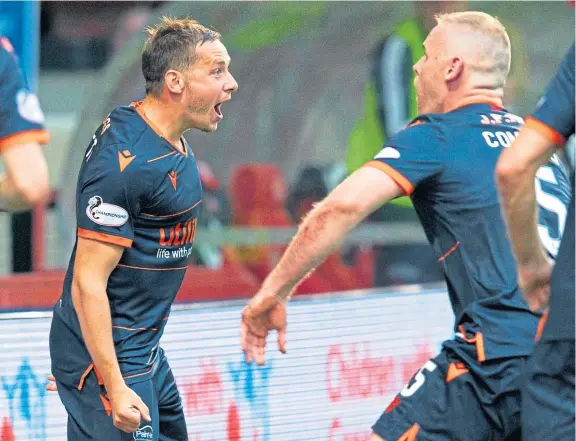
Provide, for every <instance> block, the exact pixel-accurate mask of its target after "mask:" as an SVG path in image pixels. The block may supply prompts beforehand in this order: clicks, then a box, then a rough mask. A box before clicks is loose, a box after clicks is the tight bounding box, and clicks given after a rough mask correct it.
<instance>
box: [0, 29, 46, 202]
mask: <svg viewBox="0 0 576 441" xmlns="http://www.w3.org/2000/svg"><path fill="white" fill-rule="evenodd" d="M0 91H1V95H2V100H1V101H0V153H2V159H3V162H4V166H5V169H6V174H5V175H2V174H0V211H25V210H29V209H30V208H33V207H34V206H36V205H38V204H41V203H43V202H45V201H46V199H47V197H48V167H47V165H46V159H45V157H44V152H43V151H42V147H41V146H40V144H46V143H47V142H48V139H49V136H48V132H47V131H46V129H45V128H44V114H43V113H42V109H40V103H39V102H38V98H37V97H36V95H35V94H34V93H32V92H31V91H30V90H29V89H28V87H27V86H26V82H25V80H24V78H23V77H22V75H21V73H20V69H19V67H18V61H17V58H16V54H15V53H14V49H13V47H12V45H11V44H10V41H8V39H7V38H6V37H2V36H0Z"/></svg>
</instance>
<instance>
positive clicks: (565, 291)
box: [496, 44, 576, 441]
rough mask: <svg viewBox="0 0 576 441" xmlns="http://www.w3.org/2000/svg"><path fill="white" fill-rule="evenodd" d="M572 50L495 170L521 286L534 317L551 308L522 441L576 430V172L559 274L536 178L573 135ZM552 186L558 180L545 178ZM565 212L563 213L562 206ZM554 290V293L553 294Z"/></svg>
mask: <svg viewBox="0 0 576 441" xmlns="http://www.w3.org/2000/svg"><path fill="white" fill-rule="evenodd" d="M574 117H575V115H574V44H572V47H571V48H570V50H569V51H568V53H567V54H566V56H565V58H564V60H563V61H562V64H561V65H560V69H559V70H558V73H557V74H556V76H555V77H554V79H553V80H552V81H551V82H550V84H549V85H548V89H547V91H546V94H545V95H544V97H543V98H542V100H541V101H540V103H539V105H538V108H537V109H536V111H535V112H534V113H533V114H532V116H531V117H529V118H528V119H527V122H526V125H525V126H524V127H523V128H522V130H521V131H520V134H519V135H518V137H517V138H516V140H515V142H514V143H513V144H512V146H511V147H510V148H509V149H508V150H507V151H506V152H504V153H503V154H502V156H501V158H500V160H499V162H498V166H497V169H496V176H497V179H498V186H499V191H500V195H501V199H502V208H503V211H504V214H505V220H506V222H507V224H508V231H509V234H510V241H511V242H512V247H513V249H514V253H515V255H516V260H517V262H518V280H519V283H520V286H521V287H522V288H523V291H524V297H525V298H526V301H527V302H528V305H530V307H531V308H532V310H533V311H539V310H541V309H543V308H546V307H547V306H548V301H549V300H550V312H549V315H548V318H547V320H546V315H544V317H543V320H542V326H543V331H542V336H541V338H540V340H539V342H538V343H537V344H536V347H535V349H534V354H533V355H532V357H531V359H530V362H529V365H528V368H527V370H528V375H527V384H526V386H525V389H524V391H523V392H524V395H523V397H522V406H523V408H522V431H523V432H522V438H523V439H524V440H525V441H569V440H574V438H575V433H574V430H575V427H574V356H575V354H574V342H575V338H574V332H575V329H574V320H575V315H574V309H575V307H576V306H575V305H574V246H575V245H574V193H573V192H574V175H573V173H574V171H572V179H571V182H572V198H571V202H570V208H569V210H568V212H567V213H566V211H563V216H562V222H564V221H566V230H565V233H564V236H563V238H562V243H561V245H560V251H559V252H558V259H557V264H556V267H555V268H554V271H553V272H552V262H551V261H550V259H549V258H548V255H547V253H546V250H545V249H543V248H542V246H541V244H540V242H539V241H538V240H537V238H538V230H539V228H540V227H539V226H538V222H537V219H536V216H535V215H534V213H535V212H536V194H537V193H538V192H539V191H540V188H537V187H535V186H534V176H537V174H541V171H540V170H541V169H539V167H540V166H541V165H542V164H544V163H546V162H547V161H548V160H549V158H550V156H552V154H553V153H554V152H555V151H556V149H558V148H559V147H562V146H563V145H564V144H565V142H566V139H567V138H569V137H570V136H572V135H573V134H574ZM542 178H543V179H546V180H547V181H548V182H552V181H553V180H554V179H555V177H554V176H553V175H549V174H548V175H543V176H542ZM558 208H560V209H562V207H558ZM550 291H551V293H550Z"/></svg>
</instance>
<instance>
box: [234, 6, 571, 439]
mask: <svg viewBox="0 0 576 441" xmlns="http://www.w3.org/2000/svg"><path fill="white" fill-rule="evenodd" d="M424 49H425V55H424V57H423V58H422V59H421V60H420V61H418V63H417V64H416V65H415V66H414V70H415V72H416V79H415V86H416V89H417V96H418V108H419V112H420V116H419V117H418V118H416V119H415V120H414V121H413V122H412V123H411V124H410V125H409V127H408V128H406V129H404V130H402V131H400V132H399V133H397V134H396V135H395V136H393V137H392V138H391V139H390V140H388V141H387V142H386V144H385V146H384V148H383V149H382V150H381V151H380V153H378V154H377V155H376V156H375V157H374V160H372V161H370V162H369V163H367V164H366V166H364V167H362V168H361V169H359V170H357V171H356V172H354V173H353V174H352V175H351V176H350V177H349V178H348V179H346V180H345V181H344V182H343V183H342V184H340V185H339V186H338V187H337V188H336V189H334V191H332V193H331V194H330V195H328V196H327V197H326V199H325V200H324V201H322V202H321V203H320V204H318V205H317V206H316V207H315V209H314V210H312V211H311V212H310V214H309V216H308V217H307V218H306V219H305V220H304V221H303V223H302V225H301V226H300V228H299V231H298V233H297V235H296V237H295V238H294V239H293V241H292V243H291V244H290V246H289V247H288V249H287V251H286V253H285V255H284V256H283V257H282V259H281V260H280V262H279V264H278V265H277V267H276V268H275V269H274V270H273V271H272V272H271V274H270V275H269V276H268V277H267V279H266V280H265V281H264V283H263V286H262V288H261V289H260V291H259V292H258V293H257V294H256V296H255V297H254V298H253V299H252V300H251V301H250V303H249V305H248V306H247V307H246V309H245V311H244V313H243V320H242V345H243V349H244V351H245V352H246V356H247V359H248V361H251V360H255V361H256V362H257V363H260V364H261V363H264V362H265V343H266V337H267V334H268V332H269V331H270V330H271V329H276V330H278V335H279V344H280V348H281V350H283V351H284V350H285V349H286V348H285V344H286V309H285V306H284V303H285V301H286V300H287V299H288V298H289V297H290V295H291V293H292V292H293V291H294V288H295V287H296V285H297V284H298V282H299V281H300V280H301V279H302V278H303V277H305V275H306V274H308V273H309V272H310V271H311V270H312V269H313V268H314V267H315V266H317V265H318V264H319V263H320V262H321V261H322V260H323V258H324V257H326V256H327V255H328V254H330V253H331V252H333V251H334V249H335V248H337V247H338V246H339V244H340V243H341V242H342V240H343V239H344V237H345V235H346V234H347V233H348V232H349V231H350V230H351V229H352V228H354V227H355V226H356V225H357V224H358V223H359V222H361V221H362V220H363V219H364V218H365V217H367V216H368V215H369V214H370V213H371V212H372V211H373V210H375V209H376V208H378V207H379V206H380V205H382V204H384V203H386V202H388V201H389V200H391V199H394V198H396V197H399V196H402V195H411V196H412V201H413V203H414V207H415V208H416V211H417V213H418V215H419V217H420V220H421V222H422V225H423V227H424V229H425V231H426V234H427V237H428V239H429V241H430V243H431V245H432V246H433V247H434V250H435V252H436V254H437V257H438V261H439V262H440V263H441V265H442V267H443V270H444V273H445V279H446V283H447V286H448V294H449V297H450V301H451V303H452V308H453V310H454V315H455V324H454V328H455V331H456V335H455V337H454V339H451V340H447V341H446V342H444V344H443V348H442V351H441V353H440V354H439V355H438V356H437V357H435V358H434V359H432V360H429V361H428V362H427V363H426V364H425V365H424V366H423V367H422V369H420V371H418V372H417V373H416V375H415V376H414V377H413V379H412V380H411V381H410V382H409V383H408V384H407V385H406V386H405V387H404V388H403V389H402V391H401V392H400V394H399V395H398V396H397V397H396V398H395V399H394V400H393V401H392V403H391V404H390V405H389V406H388V408H387V409H386V410H385V411H384V413H383V414H382V416H381V417H380V419H379V420H378V421H377V422H376V424H375V425H374V426H373V431H374V433H373V434H372V436H371V438H370V441H382V440H384V441H456V440H459V441H499V440H502V441H504V440H513V439H519V431H520V387H521V384H522V371H523V369H524V365H525V363H526V359H527V358H528V356H529V355H530V353H531V351H532V346H533V342H534V337H535V335H536V331H537V325H538V319H539V317H538V315H537V314H534V313H532V312H531V311H530V310H529V308H528V306H527V305H526V303H525V302H524V300H523V298H522V294H521V292H520V290H519V288H518V283H517V277H516V265H515V262H514V257H513V255H512V250H511V248H510V245H509V243H508V240H507V237H506V227H505V224H504V222H503V219H502V217H501V215H500V209H499V204H498V196H497V191H496V184H495V182H494V170H495V167H496V163H497V161H498V157H499V156H500V153H501V152H502V151H503V149H504V148H505V147H507V146H509V145H510V143H511V142H512V139H513V138H514V136H515V134H516V133H517V132H518V130H519V129H520V127H521V125H522V122H523V121H522V118H520V117H518V116H516V115H513V114H510V113H509V112H507V111H506V110H505V109H503V108H502V97H503V93H504V92H503V89H504V85H505V82H506V76H507V74H508V71H509V68H510V41H509V39H508V36H507V34H506V31H505V29H504V27H503V26H502V24H501V23H500V22H499V21H498V20H497V19H495V18H494V17H491V16H490V15H488V14H484V13H482V12H462V13H454V14H449V15H443V16H440V17H438V25H437V26H436V27H435V28H434V29H433V30H432V31H431V32H430V34H429V35H428V38H427V39H426V41H425V42H424ZM549 166H550V167H551V170H552V173H555V175H556V176H557V177H558V179H559V181H562V182H564V184H565V185H567V178H566V175H565V174H564V171H563V170H562V169H561V167H560V166H559V165H558V164H557V163H552V164H550V165H549ZM560 190H561V189H559V188H551V189H550V191H551V192H552V193H553V194H550V195H547V196H548V197H556V198H558V199H559V201H560V203H561V204H567V202H568V195H567V194H566V193H565V192H563V191H560ZM542 219H543V221H542V222H543V228H544V229H548V228H554V227H555V225H557V222H556V223H555V222H553V221H552V220H550V218H549V216H542ZM407 319H409V320H411V319H410V318H407ZM412 320H413V319H412ZM423 338H424V336H423Z"/></svg>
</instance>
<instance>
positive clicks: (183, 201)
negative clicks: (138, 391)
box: [54, 103, 202, 381]
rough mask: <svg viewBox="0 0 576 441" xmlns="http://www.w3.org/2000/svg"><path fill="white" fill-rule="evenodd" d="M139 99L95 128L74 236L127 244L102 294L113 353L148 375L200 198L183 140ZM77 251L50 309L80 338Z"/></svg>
mask: <svg viewBox="0 0 576 441" xmlns="http://www.w3.org/2000/svg"><path fill="white" fill-rule="evenodd" d="M138 105H139V104H138V103H136V104H133V105H131V106H129V107H126V106H122V107H118V108H116V109H115V110H114V111H113V112H112V113H111V114H110V115H109V116H108V117H107V118H106V120H105V121H104V122H103V124H102V125H101V126H100V127H99V128H98V130H97V131H96V133H95V134H94V136H93V138H92V142H91V143H90V145H89V147H88V149H87V150H86V155H85V158H84V161H83V164H82V167H81V169H80V173H79V177H78V187H77V195H76V219H77V224H78V233H77V234H78V236H80V237H83V238H88V239H94V240H99V241H103V242H109V243H112V244H117V245H120V246H123V247H125V250H124V252H123V254H122V258H121V259H120V262H119V263H118V266H117V267H116V268H115V269H114V270H113V271H112V273H111V274H110V278H109V280H108V286H107V294H108V299H109V302H110V310H111V316H112V327H113V337H114V343H115V346H116V353H117V356H118V361H119V363H120V368H121V370H122V373H123V375H125V376H127V377H133V376H135V375H140V374H143V373H146V372H147V371H149V370H150V368H151V366H152V364H153V362H154V361H155V358H156V354H157V349H158V342H159V340H160V337H161V336H162V332H163V330H164V326H165V325H166V322H167V318H168V315H169V312H170V307H171V305H172V303H173V301H174V298H175V297H176V294H177V293H178V290H179V289H180V285H181V283H182V280H183V278H184V274H185V271H186V268H187V266H188V260H189V257H190V254H191V249H192V242H193V240H194V234H195V232H196V222H197V218H198V212H199V209H200V207H199V205H200V202H201V201H202V187H201V184H200V178H199V174H198V169H197V167H196V161H195V159H194V155H193V154H192V152H191V151H190V148H189V147H188V145H187V144H186V142H185V140H184V138H182V140H181V142H182V145H183V146H184V148H185V151H186V153H181V152H180V151H179V150H177V149H176V147H175V146H173V145H172V144H171V143H170V142H168V141H167V140H166V139H165V138H163V137H162V136H161V135H160V134H159V132H158V131H157V130H156V129H155V128H154V126H153V125H152V123H151V122H149V121H148V120H147V119H146V116H145V115H144V114H143V113H142V112H141V111H140V110H139V108H138ZM75 254H76V248H74V251H73V253H72V257H71V259H70V264H69V266H68V272H67V274H66V279H65V282H64V288H63V294H62V296H61V298H60V300H59V301H58V303H57V304H56V305H55V308H54V315H55V320H56V319H58V318H59V319H60V320H63V321H64V322H65V324H66V326H67V327H68V329H70V331H71V332H72V334H73V335H74V338H76V339H79V340H82V334H81V331H80V328H79V324H78V318H77V316H76V312H75V310H74V306H73V304H72V297H71V285H72V278H73V271H74V259H75ZM67 356H68V354H62V357H63V358H62V361H64V362H66V357H67ZM70 356H71V355H70ZM71 374H73V373H72V372H71ZM80 374H81V372H80ZM61 381H62V380H61Z"/></svg>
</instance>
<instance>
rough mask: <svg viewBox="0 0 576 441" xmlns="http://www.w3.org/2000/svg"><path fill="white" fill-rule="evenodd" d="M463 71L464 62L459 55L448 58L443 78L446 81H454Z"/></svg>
mask: <svg viewBox="0 0 576 441" xmlns="http://www.w3.org/2000/svg"><path fill="white" fill-rule="evenodd" d="M463 71H464V62H463V61H462V58H460V57H454V58H452V60H450V64H449V65H448V70H447V71H446V75H445V79H446V81H454V80H456V79H458V78H459V77H460V75H462V72H463Z"/></svg>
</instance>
